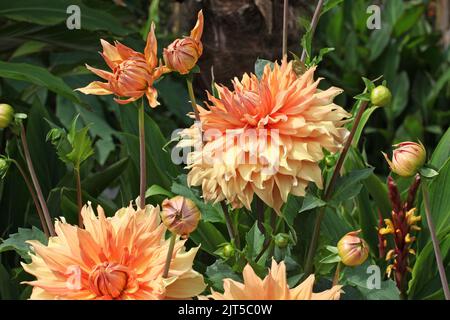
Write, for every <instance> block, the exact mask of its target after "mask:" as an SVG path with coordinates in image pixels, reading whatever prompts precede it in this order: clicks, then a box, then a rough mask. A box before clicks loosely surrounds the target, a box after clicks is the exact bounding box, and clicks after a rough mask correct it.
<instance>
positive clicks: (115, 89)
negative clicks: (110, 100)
mask: <svg viewBox="0 0 450 320" xmlns="http://www.w3.org/2000/svg"><path fill="white" fill-rule="evenodd" d="M100 41H101V44H102V47H103V52H102V53H101V55H102V57H103V59H105V62H106V64H107V65H108V66H109V67H110V69H111V70H112V72H108V71H104V70H100V69H96V68H92V67H91V66H89V65H86V67H87V68H88V69H89V70H90V71H92V72H93V73H95V74H96V75H98V76H99V77H101V78H103V79H105V80H107V82H100V81H94V82H91V83H90V84H89V85H88V86H86V87H84V88H79V89H77V90H78V91H81V92H82V93H84V94H95V95H108V94H114V95H116V96H117V97H118V98H114V100H115V101H117V102H118V103H120V104H126V103H130V102H133V101H135V100H137V99H139V98H141V97H142V96H143V95H144V94H145V96H146V97H147V99H148V102H149V104H150V106H151V107H152V108H155V107H156V106H158V105H159V103H158V101H157V97H158V92H157V91H156V89H155V88H154V87H153V83H154V82H155V81H156V80H157V79H159V78H160V77H161V75H163V74H164V73H167V72H169V71H170V70H169V69H168V68H167V67H165V66H162V65H161V63H159V65H158V57H157V42H156V36H155V25H154V24H152V26H151V29H150V32H149V33H148V37H147V44H146V46H145V50H144V54H142V53H140V52H136V51H134V50H133V49H131V48H129V47H127V46H125V45H123V44H121V43H120V42H118V41H116V42H114V45H111V44H110V43H108V42H107V41H105V40H100ZM121 98H125V99H121Z"/></svg>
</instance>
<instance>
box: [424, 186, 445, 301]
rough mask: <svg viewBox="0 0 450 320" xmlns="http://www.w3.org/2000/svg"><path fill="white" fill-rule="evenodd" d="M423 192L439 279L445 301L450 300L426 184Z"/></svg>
mask: <svg viewBox="0 0 450 320" xmlns="http://www.w3.org/2000/svg"><path fill="white" fill-rule="evenodd" d="M422 192H423V202H424V206H425V214H426V217H427V224H428V229H429V230H430V234H431V241H432V242H433V248H434V256H435V257H436V263H437V266H438V271H439V277H440V278H441V283H442V289H443V291H444V296H445V300H450V291H449V288H448V281H447V275H446V274H445V268H444V263H443V262H442V254H441V249H440V248H439V240H438V238H437V236H436V229H435V227H434V223H433V219H432V217H431V210H430V198H429V195H428V186H427V185H426V183H423V184H422Z"/></svg>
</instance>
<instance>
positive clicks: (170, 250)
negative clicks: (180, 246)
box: [163, 233, 177, 278]
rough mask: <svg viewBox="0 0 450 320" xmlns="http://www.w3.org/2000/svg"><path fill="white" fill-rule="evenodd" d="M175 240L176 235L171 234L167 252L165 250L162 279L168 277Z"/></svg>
mask: <svg viewBox="0 0 450 320" xmlns="http://www.w3.org/2000/svg"><path fill="white" fill-rule="evenodd" d="M176 239H177V234H176V233H172V235H171V237H170V243H169V250H167V257H166V264H165V265H164V273H163V278H167V277H168V276H169V269H170V262H171V261H172V254H173V249H174V248H175V240H176Z"/></svg>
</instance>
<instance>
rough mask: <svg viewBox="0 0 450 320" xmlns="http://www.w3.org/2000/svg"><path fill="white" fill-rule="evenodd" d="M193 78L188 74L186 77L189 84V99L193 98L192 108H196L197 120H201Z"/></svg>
mask: <svg viewBox="0 0 450 320" xmlns="http://www.w3.org/2000/svg"><path fill="white" fill-rule="evenodd" d="M192 80H193V79H192V76H191V75H188V76H187V77H186V84H187V88H188V93H189V99H191V106H192V110H194V114H195V121H197V122H200V113H199V112H198V108H197V102H196V100H195V94H194V86H193V85H192Z"/></svg>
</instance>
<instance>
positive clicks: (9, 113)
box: [0, 103, 14, 129]
mask: <svg viewBox="0 0 450 320" xmlns="http://www.w3.org/2000/svg"><path fill="white" fill-rule="evenodd" d="M13 118H14V109H13V108H12V107H11V106H10V105H9V104H6V103H2V104H0V128H1V129H4V128H7V127H9V125H10V124H11V122H12V121H13Z"/></svg>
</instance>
